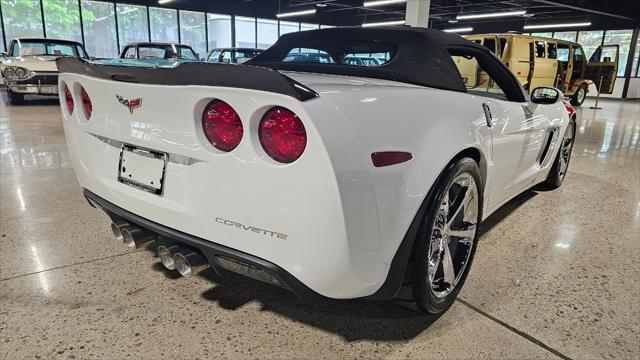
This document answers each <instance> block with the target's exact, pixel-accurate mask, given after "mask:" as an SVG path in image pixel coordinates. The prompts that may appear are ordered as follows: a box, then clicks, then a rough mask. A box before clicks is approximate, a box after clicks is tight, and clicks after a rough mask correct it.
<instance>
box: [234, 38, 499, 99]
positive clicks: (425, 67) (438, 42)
mask: <svg viewBox="0 0 640 360" xmlns="http://www.w3.org/2000/svg"><path fill="white" fill-rule="evenodd" d="M358 43H362V44H368V45H369V46H374V47H375V44H376V43H377V44H381V46H382V44H386V45H387V46H388V45H389V44H391V45H393V46H394V48H395V51H394V55H393V57H392V58H391V59H390V60H389V62H387V63H386V64H384V65H382V66H370V67H367V66H352V65H346V64H320V63H304V62H283V61H282V60H283V59H284V58H285V57H286V56H287V54H289V52H290V51H291V50H293V49H297V48H306V49H309V48H310V49H318V50H325V51H327V52H328V53H331V52H332V50H335V49H336V48H339V47H340V46H345V47H348V46H353V44H358ZM455 48H458V49H460V48H473V49H476V50H477V51H481V52H483V53H487V52H489V50H488V49H487V48H485V47H484V46H481V45H478V44H476V43H474V42H472V41H469V40H466V39H464V38H462V37H461V36H459V35H455V34H450V33H445V32H442V31H439V30H434V29H425V28H413V27H408V26H386V27H376V28H362V27H341V28H330V29H321V30H310V31H302V32H296V33H289V34H285V35H282V36H281V37H280V39H279V40H278V41H277V42H276V43H275V44H274V45H273V46H272V47H270V48H269V49H267V50H265V51H264V52H263V53H261V54H259V55H257V56H256V57H255V58H253V59H251V60H249V61H247V62H246V63H245V65H256V66H265V67H269V68H272V69H276V70H290V71H305V72H317V73H329V74H336V75H350V76H362V77H371V78H378V79H386V80H394V81H399V82H404V83H410V84H415V85H421V86H429V87H434V88H439V89H446V90H453V91H462V92H466V87H465V85H464V83H463V81H462V78H461V76H460V73H459V72H458V69H457V68H456V65H455V63H454V62H453V60H452V59H451V53H450V52H449V50H450V49H455Z"/></svg>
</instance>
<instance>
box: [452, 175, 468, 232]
mask: <svg viewBox="0 0 640 360" xmlns="http://www.w3.org/2000/svg"><path fill="white" fill-rule="evenodd" d="M461 196H462V199H460V197H461ZM458 199H460V200H458ZM472 199H473V192H472V191H469V185H467V186H466V187H464V188H462V189H460V193H458V196H457V197H456V200H454V201H453V204H452V206H456V208H455V210H454V211H453V215H451V216H450V217H449V219H448V221H447V226H448V227H449V228H451V224H452V223H453V221H454V220H455V219H456V218H457V217H458V215H459V214H460V211H462V210H463V209H465V208H466V207H467V206H468V205H469V203H470V202H471V200H472Z"/></svg>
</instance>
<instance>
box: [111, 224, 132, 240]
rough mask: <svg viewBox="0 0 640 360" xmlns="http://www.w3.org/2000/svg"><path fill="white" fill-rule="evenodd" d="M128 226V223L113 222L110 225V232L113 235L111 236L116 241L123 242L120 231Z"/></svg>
mask: <svg viewBox="0 0 640 360" xmlns="http://www.w3.org/2000/svg"><path fill="white" fill-rule="evenodd" d="M130 226H131V225H129V223H128V222H126V221H114V222H112V223H111V232H112V233H113V236H114V237H115V238H116V240H118V241H124V240H123V237H122V230H123V229H125V228H128V227H130Z"/></svg>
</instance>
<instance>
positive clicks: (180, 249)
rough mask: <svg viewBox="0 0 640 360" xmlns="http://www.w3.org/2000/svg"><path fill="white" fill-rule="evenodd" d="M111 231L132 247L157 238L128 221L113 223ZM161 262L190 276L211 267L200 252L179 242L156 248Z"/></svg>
mask: <svg viewBox="0 0 640 360" xmlns="http://www.w3.org/2000/svg"><path fill="white" fill-rule="evenodd" d="M111 232H113V236H114V237H115V238H116V240H117V241H119V242H122V243H124V244H126V245H127V246H128V247H130V248H136V249H138V248H141V247H143V246H145V245H146V244H148V243H149V242H151V241H154V240H155V239H156V235H154V234H153V233H151V232H148V231H146V230H144V229H141V228H138V227H136V226H134V225H132V224H130V223H128V222H126V221H114V222H112V223H111ZM156 252H157V255H158V257H159V258H160V262H161V263H162V265H164V267H165V268H167V269H168V270H178V272H179V273H180V275H182V276H184V277H189V276H191V275H192V274H195V273H197V272H199V271H201V270H204V269H206V268H208V267H209V262H208V261H207V259H206V258H205V257H204V256H203V255H202V254H201V253H199V252H197V251H195V250H192V249H190V248H187V247H184V246H182V245H179V244H177V243H169V242H166V243H163V244H160V245H158V247H157V248H156Z"/></svg>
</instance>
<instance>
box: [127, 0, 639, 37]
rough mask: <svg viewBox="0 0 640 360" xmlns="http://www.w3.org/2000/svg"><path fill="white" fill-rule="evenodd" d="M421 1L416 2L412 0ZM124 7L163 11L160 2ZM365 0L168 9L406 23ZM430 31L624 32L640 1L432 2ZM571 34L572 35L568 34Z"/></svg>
mask: <svg viewBox="0 0 640 360" xmlns="http://www.w3.org/2000/svg"><path fill="white" fill-rule="evenodd" d="M409 1H416V0H409ZM118 2H125V3H135V4H144V5H148V6H161V7H162V6H163V5H158V2H157V1H156V0H119V1H118ZM363 2H364V0H215V1H212V0H208V1H204V0H174V1H172V2H169V3H167V4H165V5H164V7H170V8H178V9H188V10H198V11H208V12H217V13H225V14H234V15H241V16H253V17H261V18H270V19H273V18H275V15H276V14H277V13H279V12H291V11H300V10H307V9H312V8H315V9H316V10H317V12H316V14H315V15H311V16H300V17H295V18H287V19H286V20H293V21H301V22H310V23H321V24H327V25H341V26H347V25H360V24H362V23H364V22H378V21H392V20H404V14H405V6H406V5H405V4H397V5H387V6H382V7H375V8H365V7H364V6H363ZM512 10H526V11H527V14H526V15H525V16H517V17H509V18H502V19H495V18H494V19H485V20H480V21H478V20H473V21H472V20H467V21H460V22H458V23H451V22H450V21H455V17H456V15H458V14H473V13H487V12H496V11H512ZM429 21H430V26H431V27H434V28H438V29H445V28H450V27H456V26H458V27H459V26H461V25H464V26H472V27H473V28H474V32H479V33H482V32H505V31H519V30H522V26H523V25H525V24H527V23H528V24H540V23H543V24H544V23H568V22H585V21H590V22H591V23H592V25H591V27H590V28H592V29H620V28H632V27H638V26H640V1H638V0H617V1H611V0H510V1H509V0H431V8H430V16H429ZM567 30H570V29H567Z"/></svg>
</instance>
